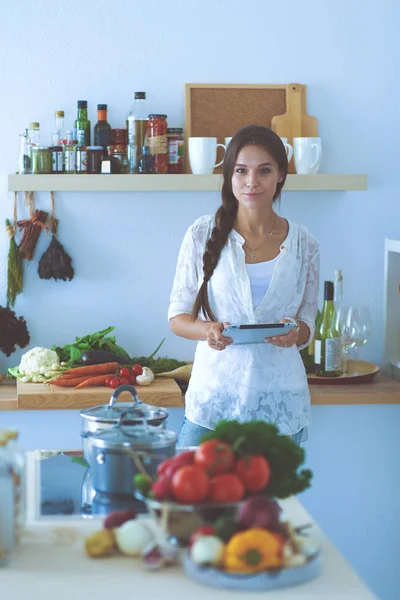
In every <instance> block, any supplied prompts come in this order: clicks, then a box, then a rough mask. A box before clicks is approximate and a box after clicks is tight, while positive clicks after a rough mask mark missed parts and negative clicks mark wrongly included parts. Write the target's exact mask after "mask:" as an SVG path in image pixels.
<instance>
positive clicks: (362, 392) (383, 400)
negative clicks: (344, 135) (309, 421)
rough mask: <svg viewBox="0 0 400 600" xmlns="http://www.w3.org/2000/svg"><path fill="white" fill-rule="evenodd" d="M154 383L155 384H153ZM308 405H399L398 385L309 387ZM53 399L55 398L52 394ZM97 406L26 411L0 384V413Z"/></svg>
mask: <svg viewBox="0 0 400 600" xmlns="http://www.w3.org/2000/svg"><path fill="white" fill-rule="evenodd" d="M156 383H157V382H156ZM156 383H155V384H152V386H149V388H148V389H149V390H151V389H152V390H154V392H155V393H154V401H151V399H150V401H149V400H146V399H144V401H145V402H147V401H149V403H151V404H152V403H154V404H159V405H161V404H162V405H163V406H165V407H166V408H182V407H183V406H184V399H183V397H182V396H179V394H178V396H177V397H175V399H174V400H173V401H172V402H168V401H166V402H162V401H160V400H159V399H157V390H156V389H155V388H154V385H156ZM310 392H311V403H312V404H313V405H317V406H318V405H319V406H321V405H335V404H336V405H347V404H400V381H396V380H395V379H391V378H390V377H388V376H387V375H384V374H383V373H380V374H379V375H378V376H377V377H376V378H375V379H374V380H373V381H372V382H371V383H362V384H352V385H349V384H348V385H337V384H335V385H332V384H323V385H315V384H313V385H310ZM55 395H56V394H55ZM96 404H99V400H98V398H97V397H96V394H95V393H91V392H89V393H88V394H87V397H86V398H85V401H84V402H79V401H78V402H75V403H71V401H70V399H66V398H65V396H64V394H63V393H62V392H60V394H59V397H58V398H56V401H54V399H53V400H52V401H51V402H45V401H43V402H37V403H36V404H35V405H32V406H30V407H27V406H26V405H24V406H21V405H19V403H18V399H17V391H16V386H15V383H14V382H12V381H9V380H6V381H4V382H3V383H2V384H0V411H1V410H19V409H21V410H26V409H27V408H29V409H33V410H35V409H47V410H49V409H50V410H52V409H82V408H87V407H90V406H95V405H96Z"/></svg>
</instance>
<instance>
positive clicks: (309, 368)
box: [300, 309, 321, 373]
mask: <svg viewBox="0 0 400 600" xmlns="http://www.w3.org/2000/svg"><path fill="white" fill-rule="evenodd" d="M320 319H321V311H320V310H319V309H318V310H317V315H316V317H315V329H317V327H319V323H320ZM314 354H315V333H314V336H313V338H312V340H311V342H310V343H309V344H308V346H307V347H306V348H303V349H302V350H300V356H301V358H302V360H303V364H304V367H305V370H306V373H315V361H314Z"/></svg>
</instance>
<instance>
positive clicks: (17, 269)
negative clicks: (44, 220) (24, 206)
mask: <svg viewBox="0 0 400 600" xmlns="http://www.w3.org/2000/svg"><path fill="white" fill-rule="evenodd" d="M6 231H7V233H8V237H9V238H10V247H9V250H8V266H7V304H8V305H11V306H14V304H15V299H16V297H17V296H18V294H20V293H21V292H22V289H23V286H24V269H23V263H22V258H21V254H20V251H19V248H18V246H17V242H16V241H15V237H14V236H15V230H14V227H13V226H12V225H11V223H10V221H9V220H8V219H6Z"/></svg>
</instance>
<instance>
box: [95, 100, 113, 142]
mask: <svg viewBox="0 0 400 600" xmlns="http://www.w3.org/2000/svg"><path fill="white" fill-rule="evenodd" d="M93 137H94V145H95V146H103V148H104V150H105V151H106V152H107V146H109V145H110V144H111V125H109V123H108V122H107V104H98V105H97V123H96V125H95V126H94V130H93Z"/></svg>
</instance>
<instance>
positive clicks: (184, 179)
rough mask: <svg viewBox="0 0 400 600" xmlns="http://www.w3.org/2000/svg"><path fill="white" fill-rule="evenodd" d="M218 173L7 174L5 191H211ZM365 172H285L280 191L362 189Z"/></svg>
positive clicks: (219, 181)
mask: <svg viewBox="0 0 400 600" xmlns="http://www.w3.org/2000/svg"><path fill="white" fill-rule="evenodd" d="M221 186H222V176H221V175H9V176H8V191H9V192H27V191H30V192H46V191H50V190H52V191H53V192H139V191H144V192H176V191H178V192H179V191H180V192H214V191H220V190H221ZM366 189H367V176H366V175H323V174H321V175H288V177H287V179H286V183H285V187H284V191H288V192H296V191H300V192H302V191H304V192H307V191H309V192H312V191H315V192H318V191H320V192H335V191H346V190H366Z"/></svg>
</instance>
